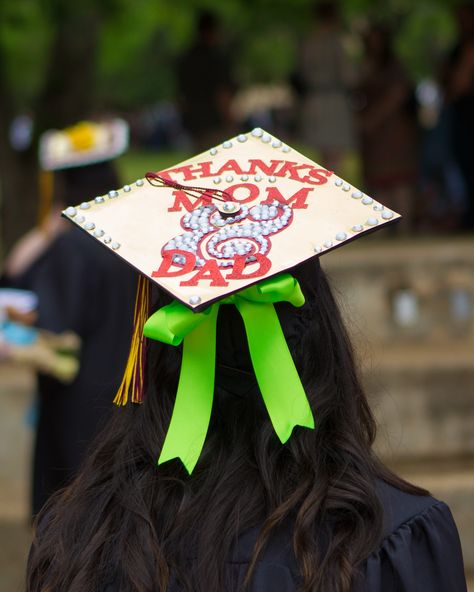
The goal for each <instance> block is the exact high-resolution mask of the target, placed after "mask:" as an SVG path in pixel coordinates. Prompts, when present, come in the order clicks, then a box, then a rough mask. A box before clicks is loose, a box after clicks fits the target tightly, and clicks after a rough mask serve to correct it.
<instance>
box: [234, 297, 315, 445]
mask: <svg viewBox="0 0 474 592" xmlns="http://www.w3.org/2000/svg"><path fill="white" fill-rule="evenodd" d="M235 304H236V306H237V308H238V309H239V312H240V314H241V315H242V318H243V321H244V325H245V331H246V333H247V339H248V344H249V350H250V356H251V358H252V364H253V367H254V371H255V376H256V377H257V382H258V386H259V388H260V392H261V393H262V397H263V400H264V402H265V405H266V408H267V411H268V414H269V416H270V420H271V422H272V424H273V427H274V429H275V432H276V433H277V435H278V437H279V438H280V441H281V442H282V443H283V444H284V443H285V442H286V441H287V440H288V438H289V437H290V436H291V433H292V431H293V428H294V427H295V426H297V425H300V426H303V427H306V428H311V429H314V417H313V413H312V411H311V407H310V405H309V402H308V399H307V397H306V393H305V391H304V389H303V385H302V384H301V380H300V377H299V376H298V372H297V370H296V367H295V364H294V362H293V358H292V357H291V353H290V351H289V349H288V345H287V343H286V339H285V336H284V334H283V330H282V328H281V325H280V320H279V318H278V315H277V312H276V310H275V307H274V306H273V304H271V303H256V302H252V301H249V300H244V299H243V298H239V299H236V302H235Z"/></svg>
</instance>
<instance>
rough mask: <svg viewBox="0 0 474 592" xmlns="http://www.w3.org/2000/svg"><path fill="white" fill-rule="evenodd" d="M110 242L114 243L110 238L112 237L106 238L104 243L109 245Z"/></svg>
mask: <svg viewBox="0 0 474 592" xmlns="http://www.w3.org/2000/svg"><path fill="white" fill-rule="evenodd" d="M110 242H112V239H111V238H110V236H104V243H105V244H106V245H108V244H109V243H110Z"/></svg>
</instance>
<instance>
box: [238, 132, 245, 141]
mask: <svg viewBox="0 0 474 592" xmlns="http://www.w3.org/2000/svg"><path fill="white" fill-rule="evenodd" d="M237 141H238V142H246V141H247V136H246V135H245V134H239V135H238V136H237Z"/></svg>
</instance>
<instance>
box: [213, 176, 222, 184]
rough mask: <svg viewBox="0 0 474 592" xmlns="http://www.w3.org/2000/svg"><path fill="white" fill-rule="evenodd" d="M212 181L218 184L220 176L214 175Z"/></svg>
mask: <svg viewBox="0 0 474 592" xmlns="http://www.w3.org/2000/svg"><path fill="white" fill-rule="evenodd" d="M212 182H213V183H214V185H218V184H219V183H220V182H221V178H220V177H214V179H212Z"/></svg>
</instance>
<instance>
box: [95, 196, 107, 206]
mask: <svg viewBox="0 0 474 592" xmlns="http://www.w3.org/2000/svg"><path fill="white" fill-rule="evenodd" d="M94 201H95V203H96V204H101V203H104V201H105V198H104V197H103V196H102V195H98V196H97V197H95V198H94Z"/></svg>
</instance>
